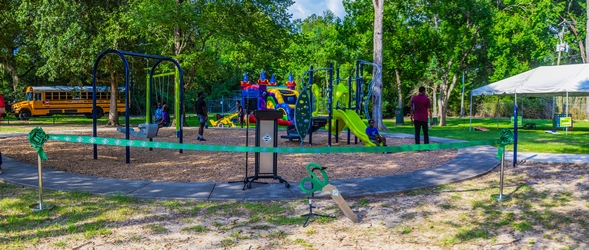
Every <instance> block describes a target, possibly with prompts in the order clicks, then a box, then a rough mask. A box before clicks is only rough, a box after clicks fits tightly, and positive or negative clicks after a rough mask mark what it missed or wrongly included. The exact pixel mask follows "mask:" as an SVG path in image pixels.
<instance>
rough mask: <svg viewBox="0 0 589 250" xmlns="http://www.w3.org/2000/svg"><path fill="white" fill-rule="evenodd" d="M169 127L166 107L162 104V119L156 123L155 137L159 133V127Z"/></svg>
mask: <svg viewBox="0 0 589 250" xmlns="http://www.w3.org/2000/svg"><path fill="white" fill-rule="evenodd" d="M167 126H170V114H169V113H168V105H166V104H164V106H162V118H161V119H160V121H159V122H158V123H157V132H155V136H157V134H158V133H159V132H160V128H161V127H167Z"/></svg>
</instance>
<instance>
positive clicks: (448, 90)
mask: <svg viewBox="0 0 589 250" xmlns="http://www.w3.org/2000/svg"><path fill="white" fill-rule="evenodd" d="M447 79H448V78H447V77H446V78H445V79H444V83H443V85H442V88H441V89H440V92H443V95H444V96H443V97H440V98H441V99H442V104H441V106H442V109H441V112H442V113H441V115H440V126H446V117H447V114H446V113H447V111H448V101H449V100H450V94H451V93H452V90H453V89H454V86H456V81H457V80H458V77H457V74H454V75H453V76H452V81H451V82H450V85H449V86H448V81H447Z"/></svg>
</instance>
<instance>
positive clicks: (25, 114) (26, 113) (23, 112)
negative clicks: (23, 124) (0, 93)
mask: <svg viewBox="0 0 589 250" xmlns="http://www.w3.org/2000/svg"><path fill="white" fill-rule="evenodd" d="M30 118H31V111H29V110H26V109H23V110H21V111H20V113H18V119H19V120H22V121H26V120H29V119H30Z"/></svg>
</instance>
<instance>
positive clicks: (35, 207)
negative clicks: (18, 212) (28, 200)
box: [29, 202, 55, 212]
mask: <svg viewBox="0 0 589 250" xmlns="http://www.w3.org/2000/svg"><path fill="white" fill-rule="evenodd" d="M54 207H55V206H54V205H52V204H50V203H46V202H43V203H35V204H32V205H30V206H29V208H30V209H31V210H33V212H41V211H43V210H51V209H53V208H54Z"/></svg>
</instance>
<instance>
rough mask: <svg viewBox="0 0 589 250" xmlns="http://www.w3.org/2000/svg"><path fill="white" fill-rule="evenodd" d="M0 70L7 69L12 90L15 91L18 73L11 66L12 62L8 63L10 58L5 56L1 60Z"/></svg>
mask: <svg viewBox="0 0 589 250" xmlns="http://www.w3.org/2000/svg"><path fill="white" fill-rule="evenodd" d="M0 70H2V71H8V73H9V74H10V79H11V81H12V91H13V92H16V90H17V89H18V74H17V72H16V70H15V69H14V67H13V66H12V63H10V59H8V58H5V59H4V60H3V62H2V63H0Z"/></svg>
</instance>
